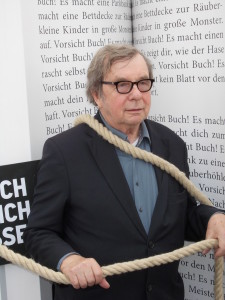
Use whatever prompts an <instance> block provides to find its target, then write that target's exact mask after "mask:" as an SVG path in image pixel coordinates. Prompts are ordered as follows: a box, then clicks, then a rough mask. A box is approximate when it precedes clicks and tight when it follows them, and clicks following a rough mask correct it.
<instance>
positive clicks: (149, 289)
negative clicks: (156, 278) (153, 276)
mask: <svg viewBox="0 0 225 300" xmlns="http://www.w3.org/2000/svg"><path fill="white" fill-rule="evenodd" d="M147 290H148V292H149V293H150V292H151V291H152V285H151V284H149V285H148V286H147Z"/></svg>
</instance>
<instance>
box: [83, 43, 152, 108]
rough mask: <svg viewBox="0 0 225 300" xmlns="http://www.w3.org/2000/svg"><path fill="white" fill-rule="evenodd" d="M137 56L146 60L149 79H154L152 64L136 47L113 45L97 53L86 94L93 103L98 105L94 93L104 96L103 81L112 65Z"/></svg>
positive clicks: (91, 66) (88, 73) (88, 76)
mask: <svg viewBox="0 0 225 300" xmlns="http://www.w3.org/2000/svg"><path fill="white" fill-rule="evenodd" d="M137 54H140V55H141V56H142V57H143V58H144V60H145V62H146V65H147V67H148V72H149V78H153V72H152V65H151V62H150V61H149V60H148V58H147V57H145V56H144V54H143V53H141V52H140V51H139V50H138V49H136V48H135V47H134V46H131V45H128V44H122V45H121V44H113V45H107V46H105V47H103V48H101V49H99V50H98V51H97V53H96V54H95V56H94V58H93V59H92V61H91V63H90V65H89V68H88V71H87V85H86V94H87V97H88V99H89V101H90V102H91V103H93V104H94V105H96V103H95V101H94V98H93V96H92V93H96V94H97V95H101V94H102V84H101V81H102V80H103V79H104V77H105V76H106V74H107V73H108V72H109V71H110V69H111V66H112V64H113V63H115V62H117V61H126V60H130V59H132V58H133V57H134V56H136V55H137Z"/></svg>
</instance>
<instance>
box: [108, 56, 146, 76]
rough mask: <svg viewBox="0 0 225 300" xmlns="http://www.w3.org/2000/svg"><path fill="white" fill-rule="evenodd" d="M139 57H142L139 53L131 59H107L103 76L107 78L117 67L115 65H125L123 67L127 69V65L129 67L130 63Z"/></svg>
mask: <svg viewBox="0 0 225 300" xmlns="http://www.w3.org/2000/svg"><path fill="white" fill-rule="evenodd" d="M137 56H140V57H141V55H140V54H139V53H136V54H135V55H133V56H131V57H116V58H111V57H106V58H105V60H104V67H103V76H104V77H105V76H107V75H108V74H109V73H110V72H111V71H112V69H113V68H114V67H115V65H118V64H121V65H123V67H126V65H128V64H129V62H131V61H132V60H133V59H134V58H135V57H137Z"/></svg>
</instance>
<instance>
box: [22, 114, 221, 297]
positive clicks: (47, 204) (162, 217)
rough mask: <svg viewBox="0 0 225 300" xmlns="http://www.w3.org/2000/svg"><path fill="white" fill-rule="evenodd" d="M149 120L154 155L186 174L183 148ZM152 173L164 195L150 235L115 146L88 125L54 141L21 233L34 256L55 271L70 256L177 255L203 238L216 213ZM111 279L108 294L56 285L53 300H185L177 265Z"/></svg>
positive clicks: (105, 260) (105, 259) (102, 260)
mask: <svg viewBox="0 0 225 300" xmlns="http://www.w3.org/2000/svg"><path fill="white" fill-rule="evenodd" d="M97 119H98V120H100V118H99V115H97ZM145 122H146V125H147V128H148V130H149V133H150V137H151V142H152V144H151V147H152V152H153V153H155V154H157V155H159V156H161V157H163V158H164V159H166V160H168V161H170V162H171V163H173V164H175V165H176V166H177V167H178V168H179V169H180V170H182V171H183V172H185V173H186V174H187V175H188V172H189V171H188V165H187V151H186V147H185V143H184V142H183V141H182V140H181V139H180V138H179V137H178V136H177V135H176V134H174V133H173V132H172V131H171V130H170V129H168V128H166V127H165V126H163V125H160V124H157V123H155V122H153V121H147V120H146V121H145ZM155 172H156V177H157V182H158V190H159V194H158V198H157V202H156V206H155V210H154V213H153V217H152V222H151V227H150V229H149V233H148V235H147V234H146V232H145V230H144V228H143V226H142V223H141V221H140V218H139V216H138V213H137V211H136V208H135V204H134V201H133V199H132V196H131V193H130V190H129V187H128V184H127V182H126V179H125V176H124V174H123V171H122V168H121V166H120V162H119V160H118V157H117V154H116V151H115V148H114V146H112V145H111V144H109V143H108V142H106V141H105V140H103V139H102V138H101V137H100V136H99V135H98V134H97V133H96V132H95V131H93V130H92V129H91V128H89V126H88V125H86V124H81V125H78V126H76V127H75V128H72V129H70V130H67V131H66V132H64V133H62V134H59V135H57V136H54V137H52V138H50V139H49V140H47V142H46V144H45V146H44V151H43V158H42V160H41V163H40V168H39V173H38V179H37V186H36V189H35V198H34V203H33V206H32V209H31V214H30V217H29V220H28V228H27V230H26V232H25V236H24V237H25V243H26V247H27V249H28V251H29V253H30V254H31V255H32V256H33V257H34V259H35V260H37V261H38V262H40V263H41V264H43V265H45V266H47V267H49V268H52V269H56V266H57V263H58V261H59V260H60V258H61V257H63V256H64V255H65V254H66V253H69V252H73V251H76V252H78V253H80V254H81V255H82V256H84V257H94V258H95V259H96V260H97V262H98V263H99V264H100V265H108V264H112V263H116V262H122V261H129V260H134V259H138V258H144V257H147V256H152V255H157V254H161V253H166V252H169V251H172V250H174V249H177V248H180V247H182V246H183V243H184V239H188V240H193V241H195V240H199V239H204V236H205V229H206V226H207V222H208V219H209V217H210V216H211V215H212V214H213V213H214V212H215V209H214V208H209V207H206V206H204V205H200V206H197V205H196V203H195V201H194V200H193V199H192V198H191V197H189V196H188V194H187V192H186V191H185V190H184V189H183V187H182V186H180V184H179V183H177V182H176V180H175V179H173V178H172V177H171V176H170V175H168V174H167V173H165V172H163V171H161V170H160V169H158V168H157V167H156V168H155ZM108 281H109V283H110V285H111V287H110V289H109V290H104V289H102V288H100V287H99V286H95V287H92V288H87V289H85V290H75V289H73V288H72V287H71V286H64V285H55V299H57V300H72V299H74V300H86V299H92V300H93V299H96V300H103V299H104V300H112V299H115V300H125V299H129V300H146V299H151V300H164V299H165V300H169V299H170V300H175V299H177V300H178V299H179V300H180V299H184V295H183V283H182V280H181V278H180V276H179V274H178V262H173V263H170V264H167V265H164V266H159V267H154V268H151V269H148V270H143V271H137V272H132V273H127V274H123V275H119V276H118V275H116V276H112V277H108Z"/></svg>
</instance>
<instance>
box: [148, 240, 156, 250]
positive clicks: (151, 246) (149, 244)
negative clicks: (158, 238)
mask: <svg viewBox="0 0 225 300" xmlns="http://www.w3.org/2000/svg"><path fill="white" fill-rule="evenodd" d="M148 247H149V248H151V249H153V248H154V247H155V244H154V243H153V242H152V241H149V242H148Z"/></svg>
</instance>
